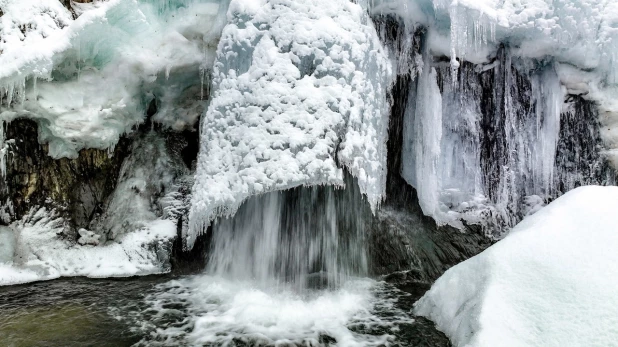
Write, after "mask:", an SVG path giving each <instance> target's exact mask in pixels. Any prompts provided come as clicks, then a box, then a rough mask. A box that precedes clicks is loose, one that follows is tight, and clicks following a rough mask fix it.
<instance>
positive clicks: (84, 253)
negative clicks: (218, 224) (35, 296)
mask: <svg viewBox="0 0 618 347" xmlns="http://www.w3.org/2000/svg"><path fill="white" fill-rule="evenodd" d="M63 223H64V221H63V220H62V219H59V218H55V217H54V213H53V212H49V211H47V210H45V209H41V210H39V211H37V212H36V213H34V214H33V215H32V216H29V217H28V218H27V219H25V220H24V221H19V222H15V223H13V224H11V225H10V226H9V227H1V228H0V285H11V284H18V283H26V282H33V281H42V280H50V279H54V278H58V277H61V276H87V277H126V276H136V275H148V274H157V273H164V272H167V271H169V259H168V257H169V254H170V252H171V242H172V240H173V238H174V237H176V225H175V223H174V222H173V221H170V220H155V221H151V222H149V223H147V224H146V225H144V227H143V228H142V229H140V230H136V231H134V232H131V233H127V234H122V235H120V236H118V237H117V238H116V239H115V240H114V241H109V242H107V243H105V244H101V245H98V243H99V238H98V235H96V234H94V233H92V232H90V231H88V230H85V229H81V230H80V231H79V233H80V234H81V236H82V238H80V240H79V241H80V242H79V244H78V243H76V242H74V241H70V240H68V239H67V238H66V237H65V236H63V232H64V230H65V229H64V225H63Z"/></svg>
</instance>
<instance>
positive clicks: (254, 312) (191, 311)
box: [143, 275, 413, 347]
mask: <svg viewBox="0 0 618 347" xmlns="http://www.w3.org/2000/svg"><path fill="white" fill-rule="evenodd" d="M379 287H380V284H378V283H376V282H374V281H372V280H368V279H357V280H352V281H349V282H348V283H346V284H345V285H344V286H343V287H342V288H340V289H337V290H333V291H314V292H310V293H308V294H305V295H303V296H300V295H298V294H297V293H295V292H294V291H292V290H290V289H287V288H286V287H285V286H283V285H279V286H277V287H270V288H268V287H256V286H255V284H254V283H252V282H241V281H228V280H225V279H222V278H218V277H211V276H207V275H199V276H194V277H191V278H186V279H182V280H177V281H171V282H169V283H166V284H164V285H162V286H159V288H157V291H158V293H155V294H152V295H150V296H149V297H148V298H147V301H148V303H149V309H148V310H147V311H155V312H156V314H155V317H157V318H159V319H160V318H161V317H163V316H165V315H175V314H177V313H178V311H179V310H180V311H185V312H186V313H185V314H186V315H187V317H185V318H181V317H179V319H180V320H182V323H180V324H165V326H164V327H162V328H156V326H152V327H150V328H151V329H154V331H153V332H152V336H151V338H153V340H154V341H150V340H146V341H148V342H144V344H145V345H155V346H156V345H158V344H157V342H155V341H165V342H162V343H161V345H164V344H165V343H168V344H174V343H176V344H186V345H204V344H214V345H225V344H226V343H231V342H232V341H234V340H235V339H237V340H240V341H245V342H247V343H249V344H251V343H257V342H260V343H262V344H266V345H282V344H283V345H285V344H296V345H303V346H319V345H322V344H321V343H320V341H321V337H323V336H328V337H330V338H334V339H335V340H336V345H337V346H343V347H345V346H380V345H384V344H387V343H388V342H389V341H392V337H393V336H392V334H393V333H394V332H396V331H397V329H398V328H397V324H400V323H412V322H413V320H412V319H411V318H410V317H409V316H408V315H407V314H406V313H405V312H402V311H401V310H399V309H397V308H395V307H394V306H393V305H392V304H393V303H394V301H392V300H390V301H389V299H387V298H380V299H378V298H377V297H376V296H375V291H376V290H379ZM169 307H173V308H169ZM181 307H182V308H181ZM386 307H388V309H389V310H390V312H389V315H388V317H382V318H381V317H379V316H377V315H376V313H375V312H374V311H375V309H377V308H386ZM174 310H175V311H176V312H173V311H174ZM182 317H184V316H182ZM155 320H156V319H155ZM152 322H153V320H150V324H152ZM143 323H144V324H148V323H147V322H143ZM155 323H156V322H155ZM376 327H381V328H382V332H381V335H377V336H376V335H371V334H366V333H363V332H360V330H359V329H365V330H369V329H371V328H376ZM357 328H359V329H357Z"/></svg>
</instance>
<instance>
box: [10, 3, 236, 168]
mask: <svg viewBox="0 0 618 347" xmlns="http://www.w3.org/2000/svg"><path fill="white" fill-rule="evenodd" d="M172 3H173V4H174V5H172ZM0 8H1V9H2V11H3V13H4V15H3V16H2V17H0V36H1V37H2V41H1V42H0V53H1V54H0V95H1V97H0V101H1V103H0V104H1V105H0V119H1V120H4V121H10V120H12V119H14V118H17V117H29V118H33V119H35V120H37V122H38V123H39V127H40V130H39V132H40V135H39V137H40V141H41V142H42V143H48V144H49V154H50V155H51V156H52V157H54V158H60V157H71V158H74V157H76V156H77V152H78V151H79V150H80V149H82V148H99V149H107V148H110V147H113V146H114V145H115V144H116V143H117V141H118V138H119V137H120V136H121V135H122V134H124V133H126V132H130V131H131V130H132V128H133V127H134V126H135V125H137V124H139V123H142V122H143V119H144V113H145V109H146V108H147V106H148V103H149V102H150V100H151V99H153V98H157V99H158V100H159V101H160V102H161V103H163V105H161V106H162V107H161V109H162V111H163V112H160V113H159V114H158V115H157V121H159V122H161V123H163V124H165V125H167V126H170V127H174V128H176V129H183V128H191V127H193V126H194V124H195V122H196V120H197V118H198V117H199V115H200V113H201V108H200V106H199V102H200V100H199V95H200V93H203V91H201V90H200V88H201V84H202V83H204V79H205V78H204V76H205V70H207V69H209V68H210V67H211V65H212V61H213V59H214V49H215V47H216V43H217V41H218V36H219V33H220V30H221V27H222V25H223V24H224V22H223V21H222V20H220V17H221V16H223V17H224V15H225V10H226V4H225V2H222V3H221V4H220V3H219V1H206V2H198V1H192V0H185V1H178V2H169V1H163V2H159V1H141V2H137V1H131V0H111V1H105V2H104V1H96V2H94V3H92V4H82V5H81V6H79V8H78V11H77V12H78V14H79V17H77V18H76V19H73V17H72V14H71V13H70V12H69V11H68V10H67V9H66V8H64V6H63V5H62V4H61V3H60V2H59V1H57V0H25V1H22V0H4V1H3V2H2V3H0ZM191 88H193V89H191ZM196 88H197V89H196ZM187 93H189V94H192V96H193V98H192V100H191V98H190V97H189V98H188V97H187ZM196 95H197V96H198V100H196V98H195V96H196ZM176 102H178V103H179V105H177V106H178V110H176V112H174V111H173V108H172V106H171V105H169V103H176ZM187 103H190V105H189V104H187ZM202 107H203V106H202ZM182 111H184V112H182Z"/></svg>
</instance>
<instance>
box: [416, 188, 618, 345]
mask: <svg viewBox="0 0 618 347" xmlns="http://www.w3.org/2000/svg"><path fill="white" fill-rule="evenodd" d="M616 210H618V187H599V186H586V187H580V188H577V189H575V190H572V191H570V192H568V193H567V194H565V195H564V196H562V197H560V198H558V199H557V200H555V201H554V202H552V203H551V204H549V205H548V206H546V207H544V208H543V209H541V210H540V211H538V212H537V213H536V214H534V215H532V216H530V217H527V218H526V219H524V221H523V222H521V223H520V224H518V225H517V226H516V227H515V228H514V229H513V230H512V231H511V233H510V234H509V235H508V236H507V237H506V238H504V239H503V240H502V241H499V242H498V243H497V244H495V245H494V246H492V247H490V248H489V249H487V250H486V251H485V252H483V253H481V254H480V255H478V256H476V257H474V258H471V259H469V260H467V261H465V262H463V263H461V264H459V265H456V266H455V267H453V268H451V269H450V270H448V271H447V272H446V273H445V274H444V275H443V276H442V277H440V278H439V279H438V280H437V281H436V283H435V284H434V285H433V286H432V288H431V289H430V290H429V291H428V292H427V293H426V294H425V296H424V297H423V298H421V299H420V300H419V301H418V302H417V303H416V304H415V313H417V314H419V315H422V316H426V317H428V318H430V319H431V320H433V321H434V322H435V323H436V324H437V326H438V328H439V329H440V330H441V331H443V332H445V333H446V334H447V335H448V336H449V337H450V339H451V341H452V342H453V344H454V345H455V346H470V347H473V346H475V347H476V346H478V347H481V346H547V347H551V346H616V345H618V342H617V341H618V331H616V329H615V328H616V326H617V325H618V297H617V296H616V289H617V288H618V267H617V266H615V264H618V253H617V252H616V251H615V250H616V249H617V248H618V232H617V230H616V225H618V216H617V215H616V213H615V211H616Z"/></svg>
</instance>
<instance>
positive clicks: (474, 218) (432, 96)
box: [362, 0, 618, 236]
mask: <svg viewBox="0 0 618 347" xmlns="http://www.w3.org/2000/svg"><path fill="white" fill-rule="evenodd" d="M362 5H363V6H365V7H366V8H368V10H369V12H370V13H372V15H373V16H374V17H376V18H380V17H384V16H390V17H391V18H393V17H394V18H396V20H398V22H399V26H400V27H402V28H403V29H401V28H400V29H399V32H401V33H407V34H406V35H400V36H402V38H399V39H398V40H394V44H391V45H392V47H390V48H391V50H393V51H395V52H394V54H393V56H394V58H395V59H396V62H397V63H398V65H397V67H398V69H397V72H398V73H400V74H411V76H412V78H416V81H415V82H414V83H413V86H412V87H411V88H410V91H409V95H408V98H407V99H408V101H407V105H406V106H405V107H407V109H406V113H405V117H404V125H403V133H404V141H403V146H402V147H403V148H402V159H401V160H402V164H403V168H402V172H401V174H402V176H403V177H404V178H405V179H406V181H407V182H408V183H410V184H411V185H412V186H413V187H414V188H416V190H417V192H418V196H419V200H420V204H421V207H422V209H423V212H424V213H425V214H426V215H429V216H431V217H433V218H434V219H435V220H436V221H437V222H438V223H439V224H450V225H453V226H456V227H459V228H461V227H463V226H464V224H481V225H483V226H485V229H486V230H487V231H491V233H492V234H493V235H494V236H500V235H502V233H503V232H504V231H506V230H508V229H509V228H510V227H512V226H514V225H515V224H516V223H517V222H518V221H519V220H521V219H522V218H523V217H524V216H526V215H528V214H531V213H534V212H535V211H536V210H537V209H538V208H539V207H541V206H543V205H544V204H545V203H547V202H549V201H551V200H552V199H554V198H556V197H558V196H560V195H561V194H563V193H565V192H566V191H568V190H570V189H573V188H574V187H577V186H579V185H583V184H613V183H615V175H614V173H613V170H612V169H611V168H610V167H609V165H608V162H612V161H613V162H616V160H615V158H614V154H613V153H614V150H612V148H615V147H616V142H615V141H614V140H613V135H612V133H613V131H614V126H613V124H614V123H615V120H618V117H617V115H618V113H615V111H612V110H614V106H613V105H614V102H613V101H612V98H613V99H616V97H618V93H616V92H615V90H616V82H617V81H616V79H615V70H616V64H615V63H614V61H615V54H616V52H618V46H616V43H618V31H617V30H616V29H615V27H616V25H615V23H616V19H617V18H618V15H616V14H615V12H611V13H609V12H607V11H608V10H611V9H612V8H613V7H614V6H615V5H614V4H613V3H612V2H609V1H600V2H599V1H573V0H566V1H544V0H541V1H525V2H519V1H517V2H515V1H505V2H501V1H491V0H489V1H440V0H434V1H389V0H384V1H365V2H362ZM412 35H415V36H420V39H417V41H419V40H420V41H422V43H423V44H422V48H421V49H418V48H415V47H412V46H411V45H405V44H403V43H402V42H403V41H404V40H405V41H407V42H413V39H412V37H409V36H412ZM406 36H407V37H406ZM419 58H421V59H419ZM402 63H403V64H402ZM401 65H406V66H409V67H413V68H411V69H409V70H406V69H402V68H401ZM395 102H397V101H395ZM615 110H618V109H615Z"/></svg>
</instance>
